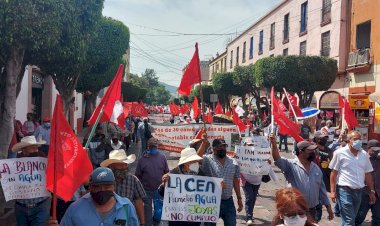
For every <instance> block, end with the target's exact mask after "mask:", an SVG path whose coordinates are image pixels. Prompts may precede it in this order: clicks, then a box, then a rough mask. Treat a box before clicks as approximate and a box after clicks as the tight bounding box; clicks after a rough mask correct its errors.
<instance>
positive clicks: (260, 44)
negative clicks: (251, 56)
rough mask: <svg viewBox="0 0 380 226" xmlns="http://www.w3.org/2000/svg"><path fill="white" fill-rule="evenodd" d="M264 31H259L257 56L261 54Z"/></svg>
mask: <svg viewBox="0 0 380 226" xmlns="http://www.w3.org/2000/svg"><path fill="white" fill-rule="evenodd" d="M263 42H264V31H263V30H262V31H260V40H259V54H263V44H264V43H263Z"/></svg>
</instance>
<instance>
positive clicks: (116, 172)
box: [112, 169, 128, 178]
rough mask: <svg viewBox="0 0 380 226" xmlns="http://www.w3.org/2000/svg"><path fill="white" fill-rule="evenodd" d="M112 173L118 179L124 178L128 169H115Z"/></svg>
mask: <svg viewBox="0 0 380 226" xmlns="http://www.w3.org/2000/svg"><path fill="white" fill-rule="evenodd" d="M112 172H113V174H114V175H115V177H116V178H123V177H125V175H126V174H127V172H128V169H115V170H112Z"/></svg>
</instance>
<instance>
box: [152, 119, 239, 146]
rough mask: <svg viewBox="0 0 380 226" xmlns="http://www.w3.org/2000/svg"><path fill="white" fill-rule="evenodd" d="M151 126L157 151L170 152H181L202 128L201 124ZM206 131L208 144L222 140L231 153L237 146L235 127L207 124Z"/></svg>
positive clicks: (236, 130) (237, 136) (237, 134)
mask: <svg viewBox="0 0 380 226" xmlns="http://www.w3.org/2000/svg"><path fill="white" fill-rule="evenodd" d="M152 126H153V128H154V134H153V136H154V137H155V138H157V139H158V140H159V144H158V149H160V150H164V151H172V152H181V150H182V149H184V148H185V147H187V146H188V145H189V142H190V141H191V140H193V139H194V138H195V136H196V134H197V133H198V131H199V130H200V129H202V128H203V125H202V124H187V125H170V126H165V125H152ZM206 130H207V131H206V132H207V138H208V140H209V142H210V143H212V141H213V140H214V139H224V140H225V141H226V143H227V144H228V147H229V148H230V150H231V151H233V150H234V147H235V145H238V144H239V131H238V129H237V127H236V126H235V125H231V124H227V125H224V124H220V125H219V124H207V125H206Z"/></svg>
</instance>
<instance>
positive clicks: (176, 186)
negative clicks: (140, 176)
mask: <svg viewBox="0 0 380 226" xmlns="http://www.w3.org/2000/svg"><path fill="white" fill-rule="evenodd" d="M222 180H223V179H222V178H214V177H203V176H194V175H180V174H169V180H168V182H167V183H166V185H165V195H164V204H163V209H162V217H161V219H162V220H169V221H189V222H213V223H216V222H217V221H218V219H219V211H220V201H221V195H222V188H221V186H220V184H221V182H222Z"/></svg>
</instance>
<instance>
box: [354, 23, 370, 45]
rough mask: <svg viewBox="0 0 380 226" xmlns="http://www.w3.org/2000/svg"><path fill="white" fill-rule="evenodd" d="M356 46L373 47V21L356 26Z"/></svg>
mask: <svg viewBox="0 0 380 226" xmlns="http://www.w3.org/2000/svg"><path fill="white" fill-rule="evenodd" d="M356 48H357V49H367V48H368V49H369V48H371V21H367V22H364V23H362V24H359V25H357V26H356Z"/></svg>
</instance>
